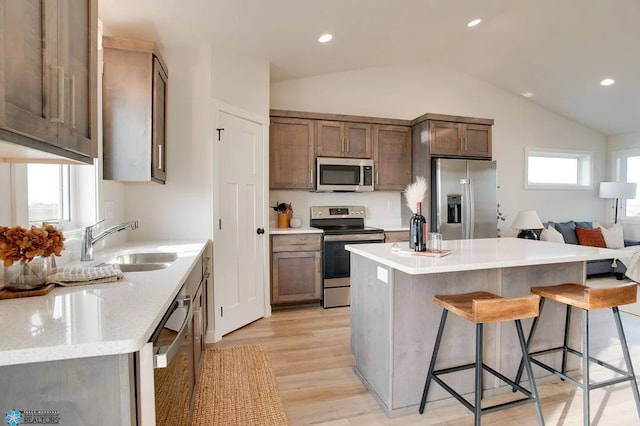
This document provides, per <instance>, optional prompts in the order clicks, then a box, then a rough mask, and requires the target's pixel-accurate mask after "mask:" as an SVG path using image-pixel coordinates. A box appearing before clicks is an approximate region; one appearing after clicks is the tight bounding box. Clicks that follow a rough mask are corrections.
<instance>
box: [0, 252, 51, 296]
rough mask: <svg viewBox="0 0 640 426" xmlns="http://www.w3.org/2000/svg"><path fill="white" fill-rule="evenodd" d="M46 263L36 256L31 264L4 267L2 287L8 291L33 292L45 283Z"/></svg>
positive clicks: (44, 259)
mask: <svg viewBox="0 0 640 426" xmlns="http://www.w3.org/2000/svg"><path fill="white" fill-rule="evenodd" d="M47 262H48V260H47V259H46V258H44V257H40V256H37V257H35V258H34V259H33V260H32V261H31V262H26V263H14V264H13V265H11V266H9V267H7V266H5V267H4V285H5V287H6V288H8V289H9V290H17V291H20V290H35V289H37V288H40V287H42V286H44V285H45V284H46V283H47V280H46V278H47Z"/></svg>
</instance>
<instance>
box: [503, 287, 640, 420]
mask: <svg viewBox="0 0 640 426" xmlns="http://www.w3.org/2000/svg"><path fill="white" fill-rule="evenodd" d="M531 292H532V293H533V294H535V295H538V296H540V297H541V299H540V313H542V308H543V307H544V302H545V300H546V299H549V300H554V301H556V302H558V303H564V304H565V305H567V310H566V317H565V326H564V342H563V345H562V346H558V347H555V348H551V349H545V350H541V351H536V352H531V353H529V356H530V357H531V362H532V363H534V364H536V365H538V366H540V367H542V368H544V369H545V370H547V371H549V372H551V373H553V374H555V375H556V376H558V377H560V378H561V379H563V380H568V381H570V382H571V383H573V384H575V385H576V386H578V387H580V388H582V404H583V408H582V409H583V422H584V424H585V425H589V423H590V420H591V415H590V410H589V391H590V390H591V389H599V388H602V387H605V386H609V385H614V384H617V383H621V382H625V381H630V382H631V390H632V391H633V397H634V398H635V401H636V409H637V410H638V416H639V417H640V395H639V394H638V384H637V383H636V377H635V374H634V372H633V365H632V364H631V357H630V356H629V347H628V346H627V340H626V338H625V335H624V330H623V328H622V321H620V312H619V311H618V306H620V305H626V304H629V303H634V302H635V301H636V297H637V285H636V284H635V283H633V284H627V285H621V286H615V287H606V288H589V287H585V286H583V285H580V284H573V283H568V284H559V285H554V286H550V287H533V288H532V289H531ZM572 306H575V307H576V308H580V309H582V351H583V352H579V351H577V350H575V349H572V348H570V347H569V331H570V324H571V307H572ZM602 308H611V309H612V311H613V318H614V320H615V323H616V327H617V329H618V337H619V338H620V345H621V346H622V353H623V355H624V361H625V364H626V368H627V371H624V370H621V369H620V368H618V367H616V366H613V365H611V364H609V363H606V362H604V361H601V360H598V359H596V358H594V357H592V356H590V355H589V311H590V310H593V309H602ZM538 319H539V317H538V318H535V319H534V320H533V324H532V325H531V332H530V333H529V338H528V339H527V351H528V348H529V347H530V346H531V341H532V339H533V336H534V334H535V332H536V328H537V326H538ZM557 351H562V365H561V370H560V371H558V370H556V369H555V368H553V367H551V366H549V365H547V364H544V363H542V362H540V361H539V360H537V359H535V358H534V357H535V356H537V355H542V354H547V353H552V352H557ZM567 354H572V355H576V356H578V357H580V358H582V374H583V376H582V377H583V378H582V381H581V382H579V381H578V380H576V379H574V378H572V377H569V376H567V374H566V373H567ZM523 360H524V358H523ZM589 361H591V362H595V363H597V364H599V365H601V366H603V367H606V368H608V369H610V370H612V371H614V372H616V373H618V375H619V376H618V377H614V378H612V379H608V380H604V381H602V382H598V383H591V382H590V380H589ZM523 367H526V365H525V364H523V362H522V361H520V367H519V368H518V373H517V375H516V380H515V381H516V382H517V383H520V380H521V378H522V373H523ZM527 376H529V377H531V373H530V372H529V370H528V369H527ZM515 390H516V388H514V392H515Z"/></svg>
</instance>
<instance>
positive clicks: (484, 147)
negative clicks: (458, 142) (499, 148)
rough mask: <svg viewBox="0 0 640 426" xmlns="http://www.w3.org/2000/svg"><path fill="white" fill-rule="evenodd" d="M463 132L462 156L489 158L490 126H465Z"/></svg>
mask: <svg viewBox="0 0 640 426" xmlns="http://www.w3.org/2000/svg"><path fill="white" fill-rule="evenodd" d="M464 130H465V131H464V143H463V149H464V154H465V155H468V156H473V157H487V158H491V126H486V125H482V124H467V125H465V129H464Z"/></svg>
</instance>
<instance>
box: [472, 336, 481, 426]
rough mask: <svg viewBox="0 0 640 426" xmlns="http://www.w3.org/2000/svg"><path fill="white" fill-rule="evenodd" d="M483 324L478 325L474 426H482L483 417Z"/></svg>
mask: <svg viewBox="0 0 640 426" xmlns="http://www.w3.org/2000/svg"><path fill="white" fill-rule="evenodd" d="M482 325H483V324H482V323H478V324H476V392H475V405H474V413H473V416H474V425H475V426H480V416H481V415H482V340H483V339H482V331H483V328H482Z"/></svg>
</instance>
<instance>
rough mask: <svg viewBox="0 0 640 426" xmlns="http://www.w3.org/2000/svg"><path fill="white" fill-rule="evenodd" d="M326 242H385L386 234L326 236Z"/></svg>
mask: <svg viewBox="0 0 640 426" xmlns="http://www.w3.org/2000/svg"><path fill="white" fill-rule="evenodd" d="M324 241H325V242H327V243H334V242H347V243H352V242H366V241H369V242H372V243H374V242H384V233H377V234H357V235H356V234H342V235H325V236H324Z"/></svg>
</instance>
